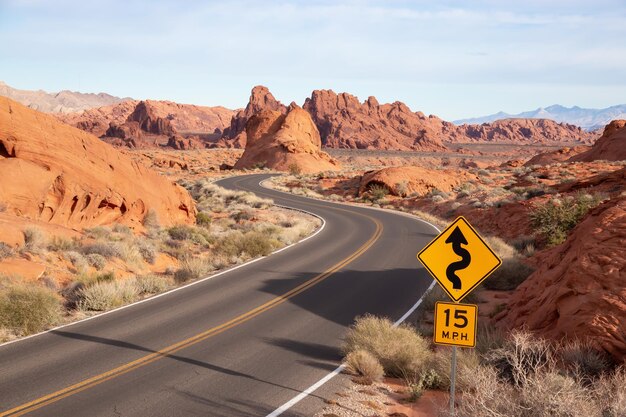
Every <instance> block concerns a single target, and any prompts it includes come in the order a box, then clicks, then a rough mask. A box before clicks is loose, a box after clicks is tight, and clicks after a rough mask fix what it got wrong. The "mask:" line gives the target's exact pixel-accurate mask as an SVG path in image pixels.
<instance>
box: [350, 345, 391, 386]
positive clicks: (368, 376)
mask: <svg viewBox="0 0 626 417" xmlns="http://www.w3.org/2000/svg"><path fill="white" fill-rule="evenodd" d="M345 364H346V370H347V371H348V372H350V373H352V374H354V375H358V376H360V377H361V379H360V382H362V383H364V384H366V385H370V384H372V383H374V382H378V381H381V380H382V379H383V376H384V371H383V366H382V365H381V364H380V362H379V361H378V359H376V358H375V357H374V356H373V355H372V354H371V353H369V352H368V351H366V350H363V349H359V350H355V351H353V352H350V353H348V355H346V359H345Z"/></svg>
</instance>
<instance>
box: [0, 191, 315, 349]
mask: <svg viewBox="0 0 626 417" xmlns="http://www.w3.org/2000/svg"><path fill="white" fill-rule="evenodd" d="M259 185H260V184H259ZM272 205H273V206H275V207H279V208H283V209H287V210H294V211H300V212H302V213H306V214H309V215H311V216H313V217H316V218H318V219H320V220H321V221H322V225H321V226H320V227H319V228H318V229H317V230H316V231H315V233H313V234H312V235H309V236H307V237H305V238H304V239H301V240H299V241H297V242H294V243H292V244H291V245H288V246H285V247H284V248H280V249H278V250H275V251H274V252H272V253H270V254H269V255H266V256H261V257H259V258H254V259H252V260H250V261H248V262H245V263H242V264H240V265H236V266H234V267H232V268H228V269H225V270H223V271H220V272H218V273H216V274H213V275H209V276H208V277H205V278H201V279H199V280H197V281H194V282H190V283H189V284H185V285H183V286H182V287H176V288H173V289H171V290H169V291H166V292H163V293H160V294H156V295H154V296H152V297H149V298H144V299H143V300H139V301H136V302H134V303H131V304H126V305H124V306H122V307H118V308H116V309H113V310H109V311H105V312H103V313H99V314H96V315H94V316H91V317H87V318H84V319H81V320H78V321H73V322H71V323H67V324H63V325H61V326H57V327H53V328H51V329H48V330H44V331H43V332H39V333H35V334H31V335H28V336H25V337H22V338H20V339H15V340H10V341H8V342H4V343H0V348H2V347H4V346H7V345H11V344H14V343H18V342H22V341H24V340H28V339H32V338H34V337H37V336H41V335H43V334H46V333H50V332H53V331H55V330H59V329H63V328H66V327H70V326H74V325H76V324H79V323H84V322H86V321H89V320H93V319H97V318H100V317H103V316H106V315H108V314H112V313H115V312H117V311H120V310H124V309H126V308H130V307H133V306H136V305H139V304H142V303H147V302H149V301H152V300H155V299H157V298H160V297H164V296H166V295H168V294H171V293H173V292H176V291H180V290H183V289H185V288H188V287H191V286H193V285H197V284H200V283H201V282H205V281H208V280H210V279H213V278H215V277H217V276H220V275H224V274H227V273H229V272H232V271H234V270H236V269H239V268H243V267H244V266H248V265H250V264H253V263H255V262H258V261H260V260H261V259H264V258H267V257H268V256H272V255H274V254H277V253H280V252H282V251H284V250H287V249H289V248H291V247H293V246H295V245H298V244H300V243H303V242H305V241H307V240H309V239H312V238H313V237H315V236H317V235H318V234H319V233H320V232H321V231H322V230H324V228H325V227H326V220H324V218H323V217H321V216H320V215H317V214H315V213H311V212H309V211H306V210H302V209H299V208H293V207H287V206H282V205H279V204H272Z"/></svg>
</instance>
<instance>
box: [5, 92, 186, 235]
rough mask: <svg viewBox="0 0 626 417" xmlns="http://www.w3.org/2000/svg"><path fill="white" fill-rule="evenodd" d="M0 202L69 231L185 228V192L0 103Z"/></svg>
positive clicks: (100, 145)
mask: <svg viewBox="0 0 626 417" xmlns="http://www.w3.org/2000/svg"><path fill="white" fill-rule="evenodd" d="M0 201H2V202H3V203H4V205H5V206H6V208H5V214H6V213H9V214H14V215H16V216H20V217H24V218H28V219H32V220H37V221H43V222H49V223H54V224H59V225H63V226H67V227H71V228H80V227H89V226H95V225H103V224H110V223H113V222H118V223H123V224H127V225H130V226H139V225H140V224H141V222H142V220H143V218H144V217H145V215H146V214H147V213H148V211H150V210H153V211H154V212H155V213H156V215H157V216H158V218H159V221H160V222H161V224H163V225H172V224H176V223H192V222H193V221H194V219H195V205H194V203H193V200H192V199H191V197H190V196H189V193H187V191H186V190H184V189H183V188H182V187H180V186H178V185H176V184H174V183H172V182H171V181H169V180H168V179H166V178H165V177H162V176H160V175H158V174H157V173H155V172H153V171H152V170H150V169H148V168H146V167H145V166H143V165H142V164H139V163H137V162H135V161H133V160H132V159H131V158H130V157H128V156H126V155H124V154H122V153H121V152H119V151H117V150H116V149H114V148H112V147H111V146H109V145H107V144H106V143H104V142H102V141H101V140H100V139H98V138H96V137H95V136H92V135H90V134H88V133H85V132H83V131H82V130H79V129H76V128H73V127H71V126H68V125H66V124H63V123H61V122H59V121H58V120H57V119H56V118H54V117H53V116H50V115H46V114H43V113H40V112H37V111H34V110H31V109H28V108H27V107H24V106H23V105H21V104H19V103H17V102H14V101H12V100H9V99H6V98H2V99H0Z"/></svg>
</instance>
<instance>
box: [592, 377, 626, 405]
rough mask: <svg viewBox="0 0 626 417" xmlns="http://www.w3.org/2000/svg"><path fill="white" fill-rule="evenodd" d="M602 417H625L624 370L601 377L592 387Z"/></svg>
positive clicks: (625, 383)
mask: <svg viewBox="0 0 626 417" xmlns="http://www.w3.org/2000/svg"><path fill="white" fill-rule="evenodd" d="M594 388H595V389H594V391H595V394H596V396H597V398H598V403H599V404H600V408H601V410H602V412H603V414H602V416H603V417H622V416H626V369H625V368H623V367H621V368H618V369H616V370H615V372H613V374H606V375H603V376H602V377H601V378H600V379H599V380H598V381H596V382H595V386H594Z"/></svg>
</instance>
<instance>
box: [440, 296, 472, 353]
mask: <svg viewBox="0 0 626 417" xmlns="http://www.w3.org/2000/svg"><path fill="white" fill-rule="evenodd" d="M477 317H478V306H476V305H474V304H459V303H446V302H442V301H437V302H436V303H435V332H434V334H433V339H434V342H435V343H437V344H439V345H451V346H460V347H475V346H476V324H477V322H478V320H477Z"/></svg>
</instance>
